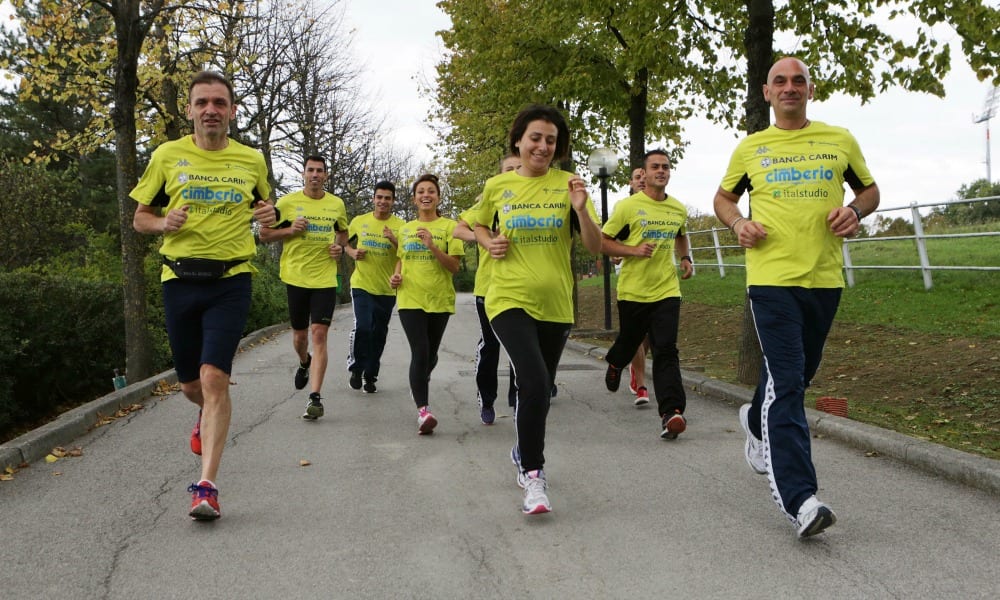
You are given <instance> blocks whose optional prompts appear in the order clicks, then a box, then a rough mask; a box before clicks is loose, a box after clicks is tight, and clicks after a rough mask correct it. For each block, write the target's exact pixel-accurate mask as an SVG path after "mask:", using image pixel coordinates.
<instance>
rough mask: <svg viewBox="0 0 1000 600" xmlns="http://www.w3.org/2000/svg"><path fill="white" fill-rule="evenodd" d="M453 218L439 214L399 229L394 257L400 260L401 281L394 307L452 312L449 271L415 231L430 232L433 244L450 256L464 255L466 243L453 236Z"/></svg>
mask: <svg viewBox="0 0 1000 600" xmlns="http://www.w3.org/2000/svg"><path fill="white" fill-rule="evenodd" d="M457 224H458V223H457V222H455V221H454V220H452V219H447V218H445V217H438V218H437V219H435V220H434V221H419V220H414V221H410V222H408V223H406V224H405V225H403V226H402V227H401V228H400V229H399V238H398V239H399V249H398V250H397V256H398V257H399V260H400V261H402V263H403V266H402V271H401V273H402V275H403V283H402V284H401V285H400V286H399V288H398V289H397V290H396V306H397V307H398V308H401V309H406V308H415V309H419V310H422V311H424V312H429V313H453V314H454V312H455V281H454V279H452V273H451V271H449V270H448V269H446V268H444V265H442V264H441V262H440V261H438V259H437V258H436V257H435V256H434V254H433V253H431V251H430V249H429V248H427V247H426V246H424V243H423V242H422V241H420V238H419V237H417V230H418V229H420V228H425V229H427V230H428V231H430V232H431V236H433V238H434V245H436V246H437V247H438V248H439V249H440V250H442V251H443V252H445V253H446V254H449V255H450V256H462V255H464V254H465V242H463V241H462V240H460V239H458V238H456V237H455V236H454V233H455V225H457Z"/></svg>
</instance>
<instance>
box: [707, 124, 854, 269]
mask: <svg viewBox="0 0 1000 600" xmlns="http://www.w3.org/2000/svg"><path fill="white" fill-rule="evenodd" d="M845 183H847V184H848V185H849V186H850V187H851V189H855V190H859V189H862V188H864V187H867V186H869V185H871V184H872V183H874V179H873V178H872V175H871V173H869V171H868V166H867V164H866V163H865V159H864V156H863V155H862V154H861V149H860V148H859V147H858V142H857V140H855V139H854V136H853V135H851V133H850V132H849V131H847V130H846V129H844V128H842V127H833V126H830V125H827V124H825V123H821V122H818V121H812V122H810V123H809V125H808V126H806V127H804V128H803V129H797V130H791V131H789V130H784V129H779V128H777V127H775V126H773V125H772V126H771V127H769V128H767V129H765V130H763V131H759V132H757V133H754V134H752V135H749V136H747V137H746V138H744V139H743V141H741V142H740V144H739V145H738V146H737V147H736V150H735V151H734V152H733V155H732V158H731V159H730V161H729V167H728V168H727V169H726V174H725V176H724V177H723V179H722V184H721V187H722V189H724V190H726V191H729V192H732V193H734V194H736V195H742V194H743V192H744V191H749V192H750V216H751V218H752V219H753V220H754V221H757V222H759V223H761V224H762V225H763V226H764V227H765V229H767V238H766V239H764V240H761V241H759V242H758V243H757V244H756V245H755V246H754V247H753V248H749V249H747V251H746V265H747V285H773V286H797V287H805V288H838V287H844V276H843V266H844V258H843V254H842V247H843V239H841V238H839V237H837V236H835V235H833V233H831V232H830V226H829V224H828V223H827V221H826V219H827V216H828V215H829V214H830V211H832V210H833V209H835V208H837V207H840V206H843V204H844V184H845Z"/></svg>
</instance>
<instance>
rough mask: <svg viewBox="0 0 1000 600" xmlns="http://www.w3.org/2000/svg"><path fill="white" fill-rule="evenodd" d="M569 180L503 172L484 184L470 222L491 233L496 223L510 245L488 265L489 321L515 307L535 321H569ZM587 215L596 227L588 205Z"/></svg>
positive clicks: (556, 174)
mask: <svg viewBox="0 0 1000 600" xmlns="http://www.w3.org/2000/svg"><path fill="white" fill-rule="evenodd" d="M572 176H573V174H572V173H568V172H566V171H561V170H559V169H549V171H548V173H546V174H545V175H543V176H541V177H522V176H521V175H518V174H517V171H508V172H506V173H501V174H500V175H495V176H493V177H491V178H490V179H489V180H487V181H486V186H485V188H484V189H483V200H482V206H481V207H480V210H479V212H478V213H477V214H476V218H475V221H476V223H477V224H479V225H484V226H486V227H488V228H491V229H492V228H493V227H494V224H496V225H497V226H498V227H499V233H500V234H501V235H503V236H505V237H506V238H507V239H508V240H510V245H509V246H508V249H507V255H506V256H505V257H504V258H502V259H499V260H495V261H494V264H493V271H492V274H491V277H490V285H489V290H488V291H487V293H486V315H487V316H488V317H489V318H490V319H493V318H494V317H496V316H497V315H498V314H500V313H502V312H504V311H505V310H510V309H514V308H521V309H524V311H525V312H527V313H528V315H530V316H531V318H533V319H536V320H538V321H549V322H554V323H572V322H573V268H572V265H571V264H570V248H571V246H572V243H573V240H572V229H571V227H572V226H573V221H575V219H576V213H575V211H574V210H573V206H572V204H571V203H570V200H569V191H568V186H567V183H568V182H569V179H570V177H572ZM587 212H588V213H589V215H590V218H591V219H593V220H594V222H595V223H597V222H600V219H599V218H598V217H597V212H596V211H595V210H594V205H593V203H588V204H587Z"/></svg>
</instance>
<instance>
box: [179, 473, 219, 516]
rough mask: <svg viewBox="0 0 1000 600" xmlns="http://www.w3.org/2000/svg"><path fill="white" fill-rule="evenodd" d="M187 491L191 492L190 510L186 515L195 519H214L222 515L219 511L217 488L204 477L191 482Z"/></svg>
mask: <svg viewBox="0 0 1000 600" xmlns="http://www.w3.org/2000/svg"><path fill="white" fill-rule="evenodd" d="M187 491H189V492H191V511H190V512H189V513H188V515H189V516H190V517H191V518H192V519H193V520H195V521H214V520H215V519H218V518H219V517H221V516H222V513H221V512H220V511H219V490H218V488H216V487H215V486H214V485H212V484H211V483H209V482H208V481H205V480H204V479H203V480H201V481H199V482H198V483H192V484H191V485H189V486H188V489H187Z"/></svg>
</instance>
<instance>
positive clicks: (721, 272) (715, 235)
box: [712, 227, 726, 279]
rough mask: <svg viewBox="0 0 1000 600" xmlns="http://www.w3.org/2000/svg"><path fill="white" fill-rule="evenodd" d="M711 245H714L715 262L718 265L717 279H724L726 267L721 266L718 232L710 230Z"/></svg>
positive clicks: (714, 229)
mask: <svg viewBox="0 0 1000 600" xmlns="http://www.w3.org/2000/svg"><path fill="white" fill-rule="evenodd" d="M712 243H713V244H715V262H716V264H718V265H719V279H725V277H726V267H725V266H723V264H722V248H721V247H720V246H721V244H719V230H718V229H716V228H715V227H713V228H712Z"/></svg>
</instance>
